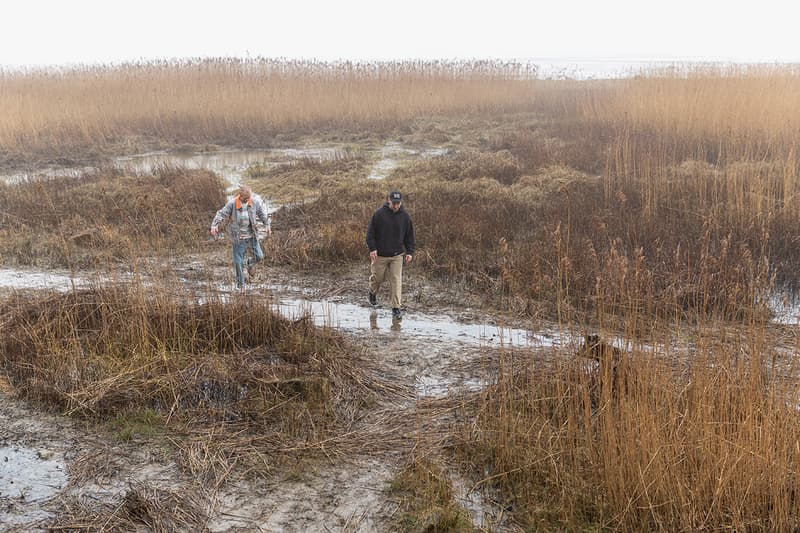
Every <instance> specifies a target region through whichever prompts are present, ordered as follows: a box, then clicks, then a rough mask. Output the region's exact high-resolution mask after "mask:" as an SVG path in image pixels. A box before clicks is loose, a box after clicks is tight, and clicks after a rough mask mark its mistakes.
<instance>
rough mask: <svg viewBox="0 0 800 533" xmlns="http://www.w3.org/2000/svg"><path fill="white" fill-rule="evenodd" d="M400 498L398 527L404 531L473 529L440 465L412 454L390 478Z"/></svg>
mask: <svg viewBox="0 0 800 533" xmlns="http://www.w3.org/2000/svg"><path fill="white" fill-rule="evenodd" d="M391 493H392V495H393V497H395V498H398V499H399V500H400V509H402V512H401V514H400V515H399V516H398V517H396V520H397V524H398V528H399V529H400V530H402V531H408V532H442V533H444V532H467V531H474V527H473V524H472V521H471V520H470V518H469V514H468V513H467V511H466V509H464V508H463V507H461V505H460V504H459V503H458V501H456V499H455V497H454V493H453V483H452V480H451V479H450V478H449V476H448V475H447V472H446V471H445V469H444V468H442V467H441V466H439V465H437V464H436V463H434V462H433V461H430V460H427V459H424V458H420V457H416V458H414V459H413V460H412V461H410V462H409V464H407V465H406V466H405V467H404V468H403V470H402V471H401V472H400V473H399V474H398V475H397V476H395V478H394V479H393V480H392V482H391Z"/></svg>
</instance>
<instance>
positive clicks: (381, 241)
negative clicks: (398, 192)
mask: <svg viewBox="0 0 800 533" xmlns="http://www.w3.org/2000/svg"><path fill="white" fill-rule="evenodd" d="M367 246H369V251H370V252H372V251H374V250H377V251H378V255H379V256H381V257H394V256H396V255H400V254H402V253H403V249H404V248H405V253H407V254H411V255H413V254H414V246H415V241H414V225H413V224H412V223H411V216H410V215H409V214H408V212H407V211H406V210H405V209H403V206H400V209H398V211H397V213H395V212H394V211H392V208H391V207H389V202H386V203H385V204H383V207H380V208H379V209H378V210H377V211H375V213H374V214H373V215H372V218H371V219H370V221H369V226H368V227H367Z"/></svg>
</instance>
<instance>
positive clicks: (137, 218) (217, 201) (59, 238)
mask: <svg viewBox="0 0 800 533" xmlns="http://www.w3.org/2000/svg"><path fill="white" fill-rule="evenodd" d="M224 191H225V185H224V183H223V181H222V180H221V179H220V178H219V177H218V176H216V175H215V174H212V173H210V172H206V171H198V170H186V169H181V168H171V167H162V168H159V169H157V170H156V171H155V172H154V173H152V174H140V175H128V174H125V173H123V172H122V171H121V170H118V169H113V168H111V169H106V170H100V171H97V172H90V173H86V174H83V175H81V176H77V177H50V178H36V179H30V180H25V181H20V182H17V183H12V184H0V206H2V211H0V258H1V260H2V262H4V263H12V262H13V263H16V264H20V265H40V266H62V267H73V268H83V267H93V266H98V265H99V266H105V265H108V264H113V263H120V262H130V261H132V259H133V258H135V257H140V256H142V255H146V254H150V255H159V254H167V253H169V254H172V253H175V252H185V251H187V250H196V249H198V248H199V247H200V245H201V243H203V242H204V241H205V240H206V239H207V235H206V227H207V226H208V224H209V223H210V220H211V218H213V215H214V212H215V211H216V210H217V209H219V207H221V206H222V205H223V204H224V202H225V192H224Z"/></svg>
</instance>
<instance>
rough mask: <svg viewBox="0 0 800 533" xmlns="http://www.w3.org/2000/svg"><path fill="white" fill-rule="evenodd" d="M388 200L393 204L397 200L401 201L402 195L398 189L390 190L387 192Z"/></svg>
mask: <svg viewBox="0 0 800 533" xmlns="http://www.w3.org/2000/svg"><path fill="white" fill-rule="evenodd" d="M389 201H390V202H392V203H393V204H394V203H397V202H402V201H403V195H402V194H400V193H399V192H398V191H392V192H390V193H389Z"/></svg>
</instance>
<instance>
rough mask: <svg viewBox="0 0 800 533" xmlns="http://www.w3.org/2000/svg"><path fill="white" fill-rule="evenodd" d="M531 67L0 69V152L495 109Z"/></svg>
mask: <svg viewBox="0 0 800 533" xmlns="http://www.w3.org/2000/svg"><path fill="white" fill-rule="evenodd" d="M530 74H531V72H530V70H529V67H526V66H524V65H520V64H513V63H509V64H501V63H494V62H438V61H433V62H390V63H351V62H342V63H317V62H313V61H297V62H285V61H277V60H269V59H254V60H239V59H214V60H197V61H185V62H152V63H141V64H139V63H137V64H126V65H122V66H113V67H111V66H109V67H76V68H72V69H64V70H58V71H55V70H43V71H28V72H0V117H2V118H0V162H5V163H6V164H9V163H14V162H22V161H25V160H31V159H33V160H36V159H44V160H47V161H53V160H58V159H68V160H76V159H77V160H82V159H84V158H86V157H90V158H91V157H97V156H98V155H102V154H104V153H107V152H108V151H109V149H113V148H116V149H117V150H120V149H122V150H126V149H127V150H131V149H132V150H136V149H139V150H141V149H142V147H143V146H147V143H148V142H149V143H153V142H157V143H167V144H182V143H192V144H195V145H204V144H207V143H216V144H225V145H234V144H238V145H249V146H254V145H255V146H262V147H263V146H265V145H269V144H270V142H271V141H272V139H273V138H274V137H275V136H276V135H277V134H281V133H286V132H305V133H308V132H310V131H314V130H318V129H328V128H332V127H336V128H341V129H349V130H351V131H357V130H363V129H370V130H375V131H388V130H391V129H393V128H395V127H397V126H398V125H401V124H404V123H406V122H408V121H411V120H413V119H415V118H417V117H424V116H430V115H441V114H452V113H473V112H504V111H514V110H519V109H521V108H524V107H527V106H528V105H529V102H530V100H531V98H532V80H531V77H530Z"/></svg>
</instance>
